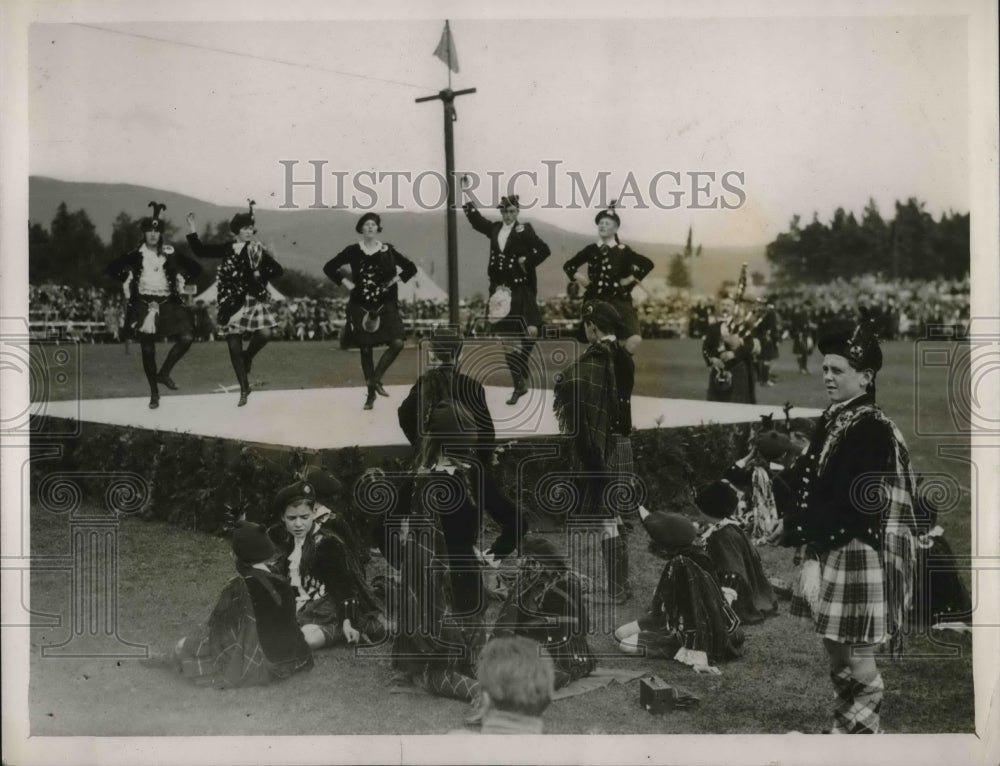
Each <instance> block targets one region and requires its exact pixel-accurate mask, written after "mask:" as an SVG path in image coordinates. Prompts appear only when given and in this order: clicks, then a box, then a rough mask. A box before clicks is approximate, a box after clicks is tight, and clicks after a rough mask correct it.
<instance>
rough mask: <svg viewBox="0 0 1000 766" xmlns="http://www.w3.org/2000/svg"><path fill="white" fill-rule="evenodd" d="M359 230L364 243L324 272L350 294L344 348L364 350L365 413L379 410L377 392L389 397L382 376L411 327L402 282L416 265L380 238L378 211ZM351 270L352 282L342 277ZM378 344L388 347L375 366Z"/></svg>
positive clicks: (347, 250) (363, 218)
mask: <svg viewBox="0 0 1000 766" xmlns="http://www.w3.org/2000/svg"><path fill="white" fill-rule="evenodd" d="M354 230H355V231H356V232H357V233H358V234H360V235H361V241H360V242H356V243H354V244H353V245H348V246H347V247H345V248H344V249H343V250H341V251H340V252H339V253H337V255H335V256H334V257H333V258H331V259H330V260H329V261H327V263H326V265H325V266H323V273H324V274H326V275H327V276H328V277H329V278H330V279H332V280H333V281H334V282H336V283H337V284H338V285H344V286H345V287H347V288H348V289H349V290H350V291H351V297H350V299H349V300H348V303H347V326H346V327H345V328H344V334H343V335H342V336H341V345H342V346H343V347H344V348H347V347H348V346H349V345H350V344H351V343H354V344H356V345H357V346H358V347H359V348H360V349H361V372H362V374H363V375H364V376H365V385H366V386H367V387H368V396H367V398H366V399H365V409H366V410H370V409H372V407H374V406H375V394H378V395H379V396H388V395H389V393H388V392H387V391H386V390H385V388H383V387H382V376H383V375H385V373H386V371H387V370H388V369H389V366H390V365H391V364H392V363H393V362H394V361H395V360H396V357H397V356H399V352H400V351H402V350H403V345H404V344H405V342H406V328H405V327H404V326H403V318H402V317H401V316H400V315H399V288H398V287H396V285H397V284H398V283H399V282H408V281H410V278H411V277H413V275H414V274H416V273H417V267H416V266H415V265H414V263H413V261H411V260H410V259H409V258H407V257H406V256H405V255H403V254H402V253H400V252H399V251H398V250H396V248H394V247H393V246H392V245H389V244H383V243H382V242H380V241H379V240H378V239H377V238H376V237H375V235H376V234H378V233H380V232H381V231H382V219H381V218H380V217H379V215H378V213H365V214H364V215H363V216H361V218H360V219H359V220H358V223H357V225H356V226H355V227H354ZM345 266H349V267H350V269H351V277H350V279H348V278H346V277H345V276H344V275H343V274H341V271H340V270H341V269H342V268H344V267H345ZM375 346H388V348H386V350H385V351H384V352H383V353H382V356H381V358H380V359H379V360H378V365H375V357H374V354H373V349H374V347H375Z"/></svg>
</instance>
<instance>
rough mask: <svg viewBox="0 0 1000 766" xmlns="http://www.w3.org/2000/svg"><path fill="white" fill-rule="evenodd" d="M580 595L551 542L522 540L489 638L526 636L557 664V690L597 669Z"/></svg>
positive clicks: (572, 574)
mask: <svg viewBox="0 0 1000 766" xmlns="http://www.w3.org/2000/svg"><path fill="white" fill-rule="evenodd" d="M583 593H584V585H583V583H582V582H581V580H580V575H578V574H577V573H576V572H574V571H573V570H572V569H570V567H569V565H568V564H567V563H566V560H565V559H564V558H563V557H562V556H561V555H560V554H559V552H558V551H557V550H556V548H555V546H554V545H553V544H552V543H551V542H549V541H548V540H545V539H544V538H541V537H537V536H532V537H526V538H525V539H524V540H523V541H522V543H521V559H520V561H519V567H518V571H517V580H516V582H515V584H514V587H513V588H512V589H511V591H510V595H509V596H508V597H507V601H506V602H505V603H504V605H503V607H502V608H501V609H500V614H499V616H498V617H497V620H496V625H495V626H494V628H493V635H494V636H509V635H517V636H524V637H525V638H530V639H533V640H534V641H537V642H538V643H539V644H541V645H542V646H544V647H545V649H546V650H547V651H548V653H549V655H551V657H552V659H553V660H554V661H555V666H556V667H555V670H556V675H555V688H556V689H561V688H562V687H564V686H565V685H566V684H568V683H570V682H571V681H575V680H577V679H578V678H583V677H584V676H587V675H590V673H591V672H593V670H594V668H596V667H597V658H596V657H594V655H593V653H592V652H591V651H590V645H589V644H588V643H587V631H588V624H587V610H586V606H585V605H584V598H583ZM536 652H537V647H536Z"/></svg>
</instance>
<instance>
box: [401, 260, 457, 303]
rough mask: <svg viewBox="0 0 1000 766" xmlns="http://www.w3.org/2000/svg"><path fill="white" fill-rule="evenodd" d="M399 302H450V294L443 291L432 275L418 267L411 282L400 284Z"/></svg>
mask: <svg viewBox="0 0 1000 766" xmlns="http://www.w3.org/2000/svg"><path fill="white" fill-rule="evenodd" d="M399 300H400V302H401V303H410V302H412V301H444V302H447V301H448V293H446V292H445V291H444V290H442V289H441V288H440V287H439V286H438V284H437V282H435V281H434V280H433V279H431V277H430V275H429V274H428V273H427V272H426V271H424V270H423V269H422V268H420V267H419V266H417V273H416V274H414V275H413V276H412V277H410V281H409V282H400V283H399Z"/></svg>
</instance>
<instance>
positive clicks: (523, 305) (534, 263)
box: [462, 194, 549, 404]
mask: <svg viewBox="0 0 1000 766" xmlns="http://www.w3.org/2000/svg"><path fill="white" fill-rule="evenodd" d="M497 207H498V208H499V210H500V215H501V216H502V218H503V221H502V222H501V221H489V220H487V219H486V218H485V217H484V216H483V214H482V213H480V212H479V210H477V209H476V206H475V204H473V203H472V202H466V203H465V204H464V205H463V206H462V209H463V210H464V211H465V215H466V217H467V218H468V219H469V223H470V224H472V228H473V229H475V230H476V231H478V232H479V233H480V234H482V235H483V236H486V237H489V240H490V260H489V265H488V266H487V269H486V273H487V275H488V276H489V279H490V302H489V314H488V316H487V319H488V320H489V321H490V331H491V332H492V333H494V334H496V335H500V336H504V335H506V336H512V337H514V338H521V344H520V347H519V348H517V347H516V348H515V349H514V350H513V351H511V352H510V353H508V354H507V369H509V370H510V376H511V378H512V379H513V381H514V391H513V393H512V394H511V395H510V398H509V399H508V400H507V404H517V400H518V399H520V398H521V397H522V396H524V395H525V394H526V393H528V380H529V378H530V374H529V368H528V359H529V358H530V357H531V351H532V349H534V347H535V344H536V343H537V342H538V341H537V338H538V331H539V328H540V327H541V326H542V314H541V312H540V311H539V310H538V279H537V276H536V274H535V269H536V268H537V267H538V265H539V264H540V263H541V262H542V261H544V260H545V259H546V258H548V257H549V246H548V245H546V244H545V243H544V242H542V240H541V239H540V238H539V237H538V235H537V234H535V230H534V229H533V228H532V227H531V224H530V223H518V220H517V216H518V214H519V213H520V212H521V208H520V202H519V201H518V196H517V195H516V194H511V195H510V196H509V197H503V198H501V200H500V204H499V205H498V206H497Z"/></svg>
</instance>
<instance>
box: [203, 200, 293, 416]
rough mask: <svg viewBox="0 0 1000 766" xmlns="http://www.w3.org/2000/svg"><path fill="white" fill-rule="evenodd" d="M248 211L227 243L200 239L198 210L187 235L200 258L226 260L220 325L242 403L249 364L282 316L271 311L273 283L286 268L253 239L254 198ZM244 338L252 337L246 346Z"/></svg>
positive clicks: (235, 221)
mask: <svg viewBox="0 0 1000 766" xmlns="http://www.w3.org/2000/svg"><path fill="white" fill-rule="evenodd" d="M247 201H248V202H249V203H250V210H249V212H247V213H237V214H236V215H234V216H233V219H232V220H231V221H230V222H229V230H230V231H231V232H232V233H233V235H234V237H235V239H234V240H233V241H231V242H227V243H225V244H215V245H207V244H205V243H203V242H202V241H201V240H200V239H199V238H198V230H197V228H196V227H195V219H194V213H188V216H187V222H188V229H189V230H190V233H189V234H188V235H187V241H188V244H189V245H190V246H191V250H192V252H194V254H195V255H197V256H199V257H201V258H222V264H221V265H220V266H219V314H218V318H217V321H218V326H219V328H220V329H223V330H224V331H225V333H226V344H227V345H228V346H229V361H230V362H231V363H232V365H233V372H235V373H236V380H237V381H238V382H239V384H240V401H239V404H237V406H238V407H243V406H244V405H245V404H246V403H247V397H248V396H250V379H249V375H250V367H251V365H252V364H253V360H254V357H256V356H257V354H258V353H260V350H261V349H262V348H264V346H266V345H267V343H268V341H269V340H271V330H272V329H273V328H274V327H277V326H278V320H277V319H276V318H275V316H274V312H272V311H271V307H270V305H269V304H270V301H271V296H270V293H269V292H268V284H269V283H270V282H271V281H273V280H274V279H277V278H278V277H280V276H281V275H282V274H283V273H284V269H283V268H282V267H281V266H280V264H279V263H278V262H277V261H276V260H275V259H274V256H273V255H272V254H271V253H269V252H268V251H267V250H265V249H264V246H263V245H262V244H261V243H260V242H259V241H257V240H255V239H254V235H255V234H256V233H257V227H256V223H255V220H254V215H253V207H254V205H255V204H257V203H255V202H254V201H253V200H247ZM245 336H249V337H250V342H249V344H248V345H247V347H246V348H245V349H244V347H243V339H244V337H245Z"/></svg>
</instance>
